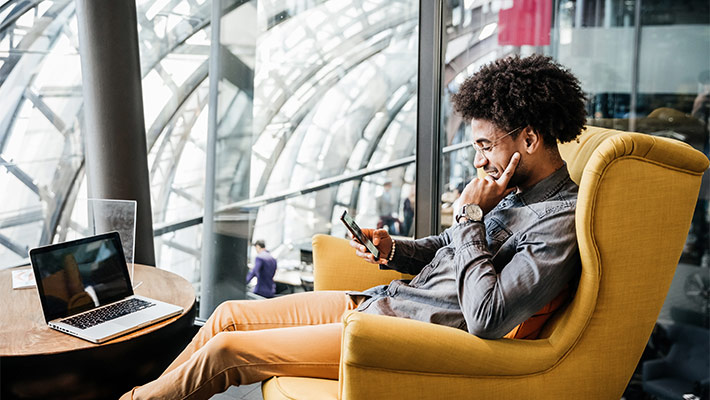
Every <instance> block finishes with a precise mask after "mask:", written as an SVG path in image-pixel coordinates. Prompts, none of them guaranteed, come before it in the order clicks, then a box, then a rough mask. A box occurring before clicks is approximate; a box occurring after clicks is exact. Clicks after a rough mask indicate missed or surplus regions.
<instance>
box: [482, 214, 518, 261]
mask: <svg viewBox="0 0 710 400" xmlns="http://www.w3.org/2000/svg"><path fill="white" fill-rule="evenodd" d="M487 222H488V223H487V224H486V238H487V239H488V249H489V250H490V251H491V252H493V253H495V252H497V251H498V249H499V248H500V247H501V246H502V245H503V243H505V242H506V241H507V240H508V239H510V237H511V236H513V232H512V231H510V230H509V229H508V228H506V227H505V225H503V223H501V222H500V221H499V220H497V219H495V218H491V219H489V220H488V221H487Z"/></svg>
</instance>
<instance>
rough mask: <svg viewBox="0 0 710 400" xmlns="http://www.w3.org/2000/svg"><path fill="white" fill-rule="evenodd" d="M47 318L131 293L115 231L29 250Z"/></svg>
mask: <svg viewBox="0 0 710 400" xmlns="http://www.w3.org/2000/svg"><path fill="white" fill-rule="evenodd" d="M30 260H31V261H32V268H33V269H34V274H35V279H36V280H37V290H38V291H39V296H40V301H41V302H42V309H43V310H44V317H45V319H46V320H47V322H49V321H51V320H54V319H57V318H63V317H68V316H71V315H74V314H77V313H80V312H83V311H87V310H90V309H92V308H95V307H98V306H102V305H105V304H108V303H111V302H114V301H117V300H121V299H123V298H124V297H127V296H130V295H132V294H133V289H132V287H131V281H130V278H129V276H128V268H127V266H126V259H125V258H124V256H123V250H122V248H121V240H120V238H119V236H118V233H117V232H110V233H106V234H102V235H97V236H91V237H88V238H84V239H79V240H73V241H69V242H64V243H57V244H53V245H49V246H44V247H38V248H35V249H32V250H30Z"/></svg>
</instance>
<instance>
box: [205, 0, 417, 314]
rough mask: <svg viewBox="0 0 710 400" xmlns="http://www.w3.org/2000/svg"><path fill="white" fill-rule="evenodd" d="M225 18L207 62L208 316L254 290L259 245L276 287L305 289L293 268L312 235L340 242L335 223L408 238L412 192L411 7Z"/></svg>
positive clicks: (262, 12)
mask: <svg viewBox="0 0 710 400" xmlns="http://www.w3.org/2000/svg"><path fill="white" fill-rule="evenodd" d="M229 3H230V2H229V1H226V2H223V5H226V4H229ZM225 9H226V10H227V11H225V12H224V14H223V15H222V17H221V18H220V33H219V38H220V39H219V43H218V45H219V47H220V50H219V53H218V54H216V53H213V54H216V55H217V56H218V57H220V60H219V65H220V68H221V70H220V75H219V77H218V78H217V79H218V81H217V82H218V83H217V87H216V91H217V93H218V94H219V95H218V98H217V109H218V110H219V111H218V115H217V121H216V122H215V127H216V129H215V130H214V132H211V134H212V135H213V138H211V139H210V140H208V149H207V151H208V159H209V157H210V156H211V154H213V157H214V166H213V168H214V173H213V175H212V176H210V175H208V179H207V185H208V190H207V197H206V198H205V201H206V202H207V203H208V206H206V208H205V209H206V215H205V222H204V229H205V232H204V240H205V241H204V245H203V252H204V253H203V255H204V258H203V260H204V263H205V264H204V266H203V268H202V276H201V280H202V284H203V287H204V288H205V290H207V289H206V288H207V287H208V286H209V287H211V288H213V290H212V292H210V293H207V292H206V291H205V292H203V298H202V299H201V312H200V314H201V315H203V316H206V315H209V313H210V312H211V309H212V308H213V307H214V306H216V305H217V304H218V302H219V301H220V299H223V298H235V296H236V297H245V296H246V293H247V292H250V291H251V287H250V286H246V284H247V283H246V282H245V279H244V278H245V276H246V274H247V270H248V268H249V267H250V265H251V263H252V260H253V259H254V256H255V251H254V249H253V248H252V246H251V243H252V242H253V241H254V240H259V239H261V240H264V241H265V242H266V246H267V249H268V250H269V251H271V253H272V254H273V255H275V256H277V259H278V262H279V271H277V278H279V277H280V273H281V272H282V271H281V270H282V269H283V272H289V271H291V270H293V269H296V270H298V271H301V272H302V274H303V275H304V276H305V277H306V279H308V278H307V277H308V274H309V273H310V271H309V268H310V267H309V265H308V263H305V261H304V263H305V264H304V265H301V262H300V261H301V260H307V256H304V254H307V253H308V252H310V242H311V238H312V236H313V235H314V234H316V233H328V234H333V235H336V236H341V237H344V236H345V235H346V231H345V228H344V226H342V223H341V222H340V221H339V218H340V214H341V213H342V211H343V210H346V209H347V210H349V212H350V214H351V215H353V216H355V218H356V219H357V221H358V223H359V224H360V225H361V226H363V227H376V226H378V225H381V226H386V227H387V228H388V229H390V231H391V233H393V234H395V233H396V234H400V233H401V234H409V231H410V230H409V226H411V225H412V223H411V218H410V217H406V218H405V214H406V215H409V214H411V212H410V211H409V209H407V211H406V213H405V208H404V201H405V199H406V198H407V197H408V195H409V193H410V191H411V189H410V188H411V187H412V185H413V182H414V173H413V165H414V163H413V158H412V156H413V154H414V143H415V126H416V114H415V113H416V85H417V42H418V39H417V26H418V3H417V2H416V1H412V0H400V1H376V0H375V1H366V2H358V3H350V2H342V1H302V2H288V3H283V2H280V1H259V2H256V1H252V2H246V3H244V4H242V5H239V6H238V7H233V8H230V7H225ZM213 90H214V89H213ZM210 152H213V153H210ZM209 168H211V167H208V171H209V170H210V169H209ZM383 199H384V200H383ZM378 200H380V201H379V204H380V205H381V206H382V207H380V208H378V207H377V203H378ZM384 204H386V206H383V205H384ZM210 209H211V211H210ZM380 214H382V215H380ZM287 275H288V274H287ZM291 275H292V274H291ZM225 277H226V278H225ZM277 283H284V284H285V283H286V282H285V281H284V282H277ZM253 284H254V282H251V285H253ZM304 289H308V285H304V286H301V285H298V287H296V288H291V289H288V288H285V290H304ZM209 296H212V297H211V298H210V297H209Z"/></svg>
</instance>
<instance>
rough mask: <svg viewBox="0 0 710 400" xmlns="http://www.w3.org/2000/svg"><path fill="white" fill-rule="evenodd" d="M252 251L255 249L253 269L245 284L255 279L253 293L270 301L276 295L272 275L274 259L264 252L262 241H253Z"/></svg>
mask: <svg viewBox="0 0 710 400" xmlns="http://www.w3.org/2000/svg"><path fill="white" fill-rule="evenodd" d="M254 249H256V259H255V260H254V268H252V269H251V271H249V273H248V274H247V282H246V283H247V284H248V283H249V282H250V281H251V280H252V279H254V277H256V287H254V293H255V294H258V295H259V296H261V297H265V298H267V299H270V298H272V297H274V293H276V284H275V283H274V274H275V273H276V266H277V263H276V259H275V258H274V257H273V256H272V255H271V253H269V251H268V250H266V243H264V241H263V240H257V241H255V242H254Z"/></svg>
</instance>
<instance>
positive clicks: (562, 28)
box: [439, 0, 710, 397]
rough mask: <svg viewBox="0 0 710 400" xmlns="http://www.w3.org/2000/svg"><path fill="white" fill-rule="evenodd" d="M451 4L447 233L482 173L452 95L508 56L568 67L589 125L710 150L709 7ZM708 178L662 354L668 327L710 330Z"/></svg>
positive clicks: (651, 2)
mask: <svg viewBox="0 0 710 400" xmlns="http://www.w3.org/2000/svg"><path fill="white" fill-rule="evenodd" d="M444 5H445V11H444V30H443V38H444V39H443V46H444V47H443V49H444V60H443V63H444V76H443V77H442V86H443V88H444V90H443V96H442V99H441V115H442V121H441V122H442V125H441V126H442V127H443V129H444V132H445V134H444V135H442V136H443V138H444V139H443V143H442V144H441V148H442V160H443V167H442V169H441V171H440V175H439V176H440V182H441V185H442V188H441V189H442V193H444V196H443V197H442V201H441V204H442V209H441V211H440V212H441V220H442V227H441V228H442V229H443V228H445V227H446V226H448V224H449V223H450V220H451V217H450V215H451V212H452V211H451V210H450V209H449V208H447V207H448V205H449V204H450V203H451V200H452V199H454V198H455V197H456V187H457V186H459V185H460V184H461V183H464V182H468V181H469V180H470V179H471V178H472V177H474V176H475V171H474V170H473V165H472V164H473V156H474V154H473V150H472V149H471V148H470V147H468V148H466V147H464V148H460V149H458V150H454V151H450V152H447V149H452V148H455V146H457V145H458V144H461V146H465V143H467V142H470V140H471V132H470V127H469V126H468V121H462V120H461V119H460V117H459V116H458V115H456V114H454V113H453V111H452V109H451V105H450V101H449V99H450V96H451V94H453V93H456V92H457V90H458V87H459V85H460V84H461V82H463V80H464V79H465V78H466V77H468V76H470V75H472V74H473V73H474V72H476V71H477V70H478V69H479V68H480V67H481V66H482V65H484V64H486V63H488V62H490V61H492V60H494V59H497V58H500V57H504V56H507V55H511V54H519V55H523V56H525V55H529V54H533V53H539V54H545V55H549V56H552V57H553V58H555V59H556V60H557V61H558V62H560V63H561V64H562V65H564V66H566V67H567V68H569V69H570V70H571V71H572V72H573V73H574V74H575V75H576V76H577V77H578V78H579V79H580V81H581V83H582V89H583V91H584V92H585V93H586V94H587V118H588V124H590V125H595V126H602V127H609V128H615V129H621V130H631V131H637V132H643V133H648V134H651V135H657V136H666V137H672V138H675V139H678V140H681V141H684V142H686V143H688V144H690V145H691V146H693V147H695V148H696V149H698V150H700V151H703V152H704V153H705V154H706V155H708V154H709V150H710V139H709V137H710V133H709V128H708V114H709V113H710V112H709V111H710V4H709V3H708V2H707V1H704V0H694V1H687V2H668V1H661V0H644V1H643V2H641V1H633V0H556V1H554V2H553V1H533V0H529V1H522V0H515V1H493V2H489V1H476V0H472V1H462V2H444ZM639 7H640V8H639ZM709 180H710V178H709V177H708V172H706V173H705V175H704V177H703V185H702V187H701V190H700V195H699V199H698V203H697V206H696V210H695V215H694V216H693V221H692V226H691V229H690V233H689V235H688V239H687V243H686V246H685V249H684V250H683V255H682V258H681V261H680V264H679V266H678V268H677V270H676V276H675V278H674V280H673V283H672V285H671V289H670V291H669V294H668V297H667V299H666V303H665V305H664V307H663V310H662V311H661V314H660V316H659V325H658V327H657V330H656V333H654V336H652V338H651V342H652V347H651V348H650V349H651V350H652V351H658V350H659V349H658V347H656V348H655V349H654V348H653V345H654V344H655V345H656V346H658V345H659V344H661V343H662V341H663V334H664V333H665V330H664V327H665V326H667V325H668V324H671V323H674V324H690V325H696V326H701V327H703V328H705V329H707V328H708V325H709V322H710V298H708V287H710V274H709V273H708V271H710V269H709V268H707V267H708V266H710V251H709V249H710V238H709V234H710V229H709V226H710V225H709V224H708V222H709V221H710V214H709V210H708V201H709V200H710V188H709V187H710V184H709ZM636 378H638V379H635V378H632V384H631V385H630V386H629V388H628V390H627V393H626V394H625V397H626V396H627V395H629V396H632V397H633V396H634V395H638V393H640V392H641V391H642V389H641V387H640V382H641V377H640V376H638V377H636ZM636 382H639V383H636ZM694 390H700V389H698V388H695V389H694ZM705 390H706V391H707V388H706V389H705ZM705 393H707V392H705ZM697 394H700V393H699V392H698V393H697ZM679 396H680V394H679Z"/></svg>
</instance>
